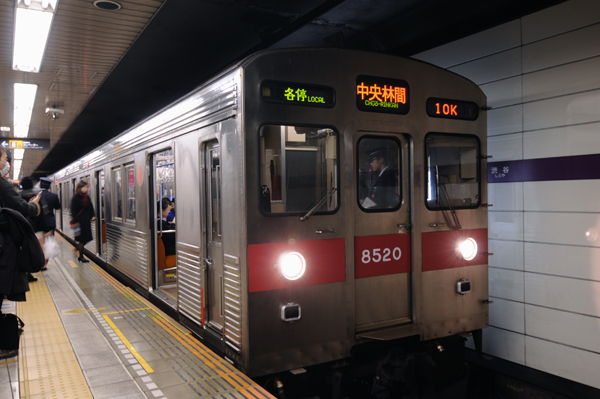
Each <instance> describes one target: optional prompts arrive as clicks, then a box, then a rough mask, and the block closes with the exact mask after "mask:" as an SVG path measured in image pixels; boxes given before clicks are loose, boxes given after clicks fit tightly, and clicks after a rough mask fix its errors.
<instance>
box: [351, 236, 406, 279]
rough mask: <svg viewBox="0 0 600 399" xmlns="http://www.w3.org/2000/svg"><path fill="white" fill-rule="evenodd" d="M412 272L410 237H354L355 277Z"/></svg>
mask: <svg viewBox="0 0 600 399" xmlns="http://www.w3.org/2000/svg"><path fill="white" fill-rule="evenodd" d="M408 272H410V235H409V234H389V235H383V236H368V237H354V277H355V278H364V277H374V276H384V275H387V274H396V273H408Z"/></svg>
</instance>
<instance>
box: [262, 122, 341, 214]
mask: <svg viewBox="0 0 600 399" xmlns="http://www.w3.org/2000/svg"><path fill="white" fill-rule="evenodd" d="M337 137H338V135H337V132H335V131H334V130H333V129H331V128H327V127H302V126H280V125H267V126H263V127H262V128H261V130H260V184H261V189H260V195H261V198H260V207H261V210H262V211H263V212H264V213H268V214H282V213H296V214H303V213H306V212H311V214H312V213H315V212H317V213H333V212H335V211H336V210H337V208H338V204H339V193H336V190H337V188H338V168H339V163H338V146H337Z"/></svg>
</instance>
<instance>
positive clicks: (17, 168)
mask: <svg viewBox="0 0 600 399" xmlns="http://www.w3.org/2000/svg"><path fill="white" fill-rule="evenodd" d="M22 163H23V161H21V160H17V159H15V160H14V161H13V167H12V172H13V180H17V179H18V178H19V175H20V174H21V164H22Z"/></svg>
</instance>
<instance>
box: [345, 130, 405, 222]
mask: <svg viewBox="0 0 600 399" xmlns="http://www.w3.org/2000/svg"><path fill="white" fill-rule="evenodd" d="M357 148H358V154H357V168H358V170H357V176H358V182H357V185H358V187H357V190H356V191H357V193H358V204H359V206H360V208H361V209H362V210H364V211H366V212H372V211H392V210H397V209H398V207H399V206H400V203H401V198H402V192H401V191H402V190H401V187H402V184H400V183H401V182H400V177H399V176H401V174H400V173H399V172H400V170H399V169H400V165H402V162H401V157H400V144H399V143H398V141H396V140H395V139H393V138H388V137H386V138H383V137H376V136H365V137H362V138H361V139H360V140H359V141H358V144H357Z"/></svg>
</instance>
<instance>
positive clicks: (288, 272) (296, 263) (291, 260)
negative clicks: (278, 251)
mask: <svg viewBox="0 0 600 399" xmlns="http://www.w3.org/2000/svg"><path fill="white" fill-rule="evenodd" d="M277 264H278V266H279V270H280V271H281V274H283V277H285V278H287V279H288V280H298V279H299V278H300V277H302V276H303V275H304V272H305V271H306V261H305V260H304V256H302V254H300V253H299V252H287V253H284V254H282V255H281V256H280V257H279V262H277Z"/></svg>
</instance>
